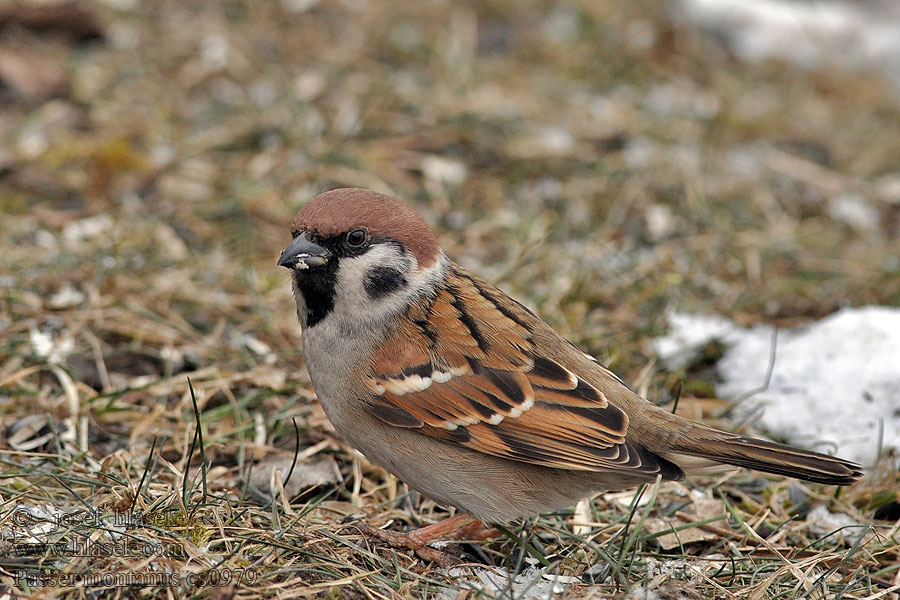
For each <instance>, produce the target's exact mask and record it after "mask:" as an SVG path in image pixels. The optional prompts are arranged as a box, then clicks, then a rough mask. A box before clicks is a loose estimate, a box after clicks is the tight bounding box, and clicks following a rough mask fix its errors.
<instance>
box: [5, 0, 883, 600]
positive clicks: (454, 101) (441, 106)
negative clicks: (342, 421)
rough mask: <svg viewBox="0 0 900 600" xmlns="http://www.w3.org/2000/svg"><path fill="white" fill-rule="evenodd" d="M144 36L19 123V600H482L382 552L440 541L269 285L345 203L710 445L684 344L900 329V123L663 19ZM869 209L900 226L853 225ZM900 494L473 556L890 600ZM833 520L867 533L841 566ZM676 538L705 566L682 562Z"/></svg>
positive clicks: (254, 16) (819, 498) (548, 15)
mask: <svg viewBox="0 0 900 600" xmlns="http://www.w3.org/2000/svg"><path fill="white" fill-rule="evenodd" d="M113 4H114V3H110V6H107V7H105V8H100V7H98V6H94V5H88V6H90V8H91V10H94V11H95V12H96V13H97V14H98V15H99V16H100V21H101V22H102V24H103V30H104V31H105V37H104V38H103V39H102V40H99V41H97V40H94V41H89V42H86V43H81V44H80V45H75V44H74V43H73V42H71V41H68V42H55V43H56V44H57V45H55V46H54V48H57V51H63V50H60V48H63V49H66V50H65V52H66V53H67V54H65V56H66V57H67V58H66V69H67V74H68V77H69V84H68V86H67V87H66V91H65V92H64V93H62V94H61V95H59V96H58V97H55V98H40V97H29V96H27V95H25V96H22V95H17V93H16V92H14V91H12V90H11V89H8V88H6V89H0V100H2V108H0V140H2V144H0V145H5V146H6V147H7V148H8V149H9V150H8V151H5V152H0V170H2V172H0V214H2V217H0V218H2V232H3V235H2V236H0V295H2V296H0V430H2V432H3V437H2V443H0V534H2V538H0V597H2V598H6V597H11V596H9V595H4V594H9V593H12V594H13V595H15V596H18V595H19V594H31V595H34V596H35V597H42V598H63V597H65V598H83V597H91V598H93V597H97V596H98V595H101V594H102V595H103V596H104V597H116V596H118V597H132V596H135V597H142V596H157V595H158V596H161V597H163V596H166V597H175V596H179V597H181V596H185V597H211V598H220V597H221V598H225V597H237V598H257V597H280V598H289V597H322V598H338V597H348V598H405V597H421V596H428V595H431V594H437V593H442V592H441V590H445V591H446V590H449V591H446V592H445V593H447V594H449V595H448V596H446V597H448V598H476V597H479V593H478V592H476V591H473V590H468V591H466V590H467V586H470V584H469V583H466V581H465V578H462V579H461V578H458V577H447V575H446V574H445V573H443V572H441V571H440V570H438V569H436V568H434V567H433V566H432V565H429V564H426V563H423V562H422V561H420V560H419V559H418V558H417V557H416V556H415V555H413V554H410V553H405V552H397V551H393V550H391V549H389V548H386V547H383V546H379V545H373V544H372V543H370V542H368V541H367V540H365V539H363V538H362V537H361V536H360V535H359V534H358V532H357V531H356V530H355V528H354V526H353V520H354V519H358V518H364V519H367V520H369V521H370V522H373V523H375V524H379V525H381V524H384V523H387V522H389V521H393V522H394V523H395V524H397V525H398V526H399V525H404V526H405V525H410V526H412V525H418V524H421V523H427V522H430V521H432V520H434V519H438V518H440V517H442V516H444V515H445V513H444V511H443V510H442V509H441V508H439V507H436V506H434V505H433V504H432V503H430V502H428V501H424V500H422V499H420V498H418V497H417V496H416V495H415V494H411V493H409V492H408V491H407V490H406V488H405V487H404V486H403V485H402V484H398V482H397V481H396V480H394V479H393V478H392V477H390V476H389V475H387V474H386V473H385V472H384V471H382V470H381V469H378V468H376V467H374V466H372V465H370V464H368V463H367V462H366V461H365V460H364V459H363V458H361V457H360V456H359V455H358V454H356V453H354V452H353V451H352V449H350V448H348V447H346V446H344V445H343V444H342V443H341V442H340V441H339V440H337V439H335V438H334V437H333V433H332V430H331V429H330V427H329V425H328V423H327V420H326V419H325V417H324V415H323V413H322V412H321V409H320V408H319V407H318V406H317V404H316V403H315V400H314V394H313V391H312V389H311V386H310V383H309V379H308V376H307V375H306V372H305V370H304V368H303V358H302V355H301V353H300V351H299V335H300V332H299V328H298V327H297V325H296V319H295V315H294V308H293V301H292V300H291V298H290V296H289V293H288V289H287V288H288V285H287V282H286V277H285V274H284V273H282V272H280V270H279V269H277V268H276V267H275V265H274V263H275V259H276V257H277V254H278V251H279V250H280V248H281V246H282V245H283V244H284V242H285V240H286V239H287V231H286V225H285V224H286V223H287V222H288V221H289V219H290V216H291V215H292V213H293V212H294V211H295V210H296V208H297V207H298V205H299V204H300V203H301V202H302V201H304V200H306V199H308V198H309V197H311V196H312V195H314V194H315V193H316V192H318V191H321V190H324V189H328V188H331V187H335V186H339V185H355V186H364V187H370V188H376V189H379V190H382V191H388V192H393V193H394V194H396V195H399V196H401V197H403V198H406V199H408V200H411V201H413V202H415V204H416V205H417V207H418V208H419V209H420V210H421V211H422V212H423V213H424V214H425V215H426V216H427V218H428V219H429V221H430V222H432V223H433V224H434V225H435V227H436V228H437V230H438V231H439V234H440V238H441V240H442V242H443V243H444V245H445V248H446V249H447V250H448V252H449V253H450V254H451V255H452V256H454V257H455V258H457V259H458V260H459V261H460V262H462V263H463V264H464V265H466V266H467V267H470V268H472V269H474V270H476V271H477V272H479V273H481V274H482V275H484V276H485V277H487V278H489V279H492V280H494V281H497V282H499V283H500V285H502V286H503V287H504V288H505V289H507V290H508V291H509V292H511V293H512V294H513V295H515V296H516V297H518V298H521V299H522V300H524V301H525V302H526V303H527V304H529V305H530V306H532V307H534V308H535V309H536V310H537V311H538V312H539V313H540V314H541V315H542V316H544V317H545V318H546V319H547V320H548V321H549V322H550V323H551V324H553V325H554V326H555V327H557V328H558V329H559V330H560V331H561V332H563V333H564V334H566V335H567V336H568V337H569V338H570V339H572V340H573V341H575V342H577V343H578V344H580V345H581V346H582V347H584V348H585V349H586V350H588V351H590V352H592V353H594V354H595V355H597V356H598V357H599V358H601V359H602V360H604V361H605V362H607V363H608V364H610V366H611V367H612V368H614V369H615V370H616V371H617V372H618V373H620V374H621V375H622V376H623V377H625V378H626V379H628V380H630V381H632V382H636V383H637V384H639V386H640V387H641V388H642V389H645V390H647V393H648V395H649V397H651V398H653V399H654V400H655V401H658V402H660V403H663V402H667V401H671V399H672V395H673V393H674V392H673V390H675V389H677V387H678V385H679V384H681V383H683V384H684V386H683V389H684V390H685V397H683V398H681V401H680V404H679V408H678V410H679V412H684V413H685V414H694V415H698V416H703V417H704V418H708V419H711V418H713V417H714V416H715V415H716V414H719V412H720V411H721V409H722V408H723V406H722V405H721V404H720V403H718V402H716V401H711V400H709V399H708V398H709V396H710V395H711V390H712V386H713V384H714V379H713V376H712V375H711V374H710V372H709V371H708V370H707V369H705V368H704V365H703V364H697V365H694V366H693V367H692V368H690V369H687V370H685V371H684V372H678V373H665V372H659V370H658V369H657V368H655V367H654V361H653V355H652V351H651V349H650V347H649V344H648V340H649V338H650V337H651V336H653V335H656V334H659V333H661V332H662V331H663V330H664V316H665V313H666V311H667V310H670V309H673V308H680V309H685V310H697V311H707V312H718V313H721V314H724V315H727V316H729V317H731V318H733V319H736V320H738V321H740V322H743V323H752V322H762V321H764V322H770V323H776V324H779V325H792V324H796V323H800V322H804V321H808V320H810V319H815V318H819V317H822V316H824V315H827V314H829V313H831V312H833V311H834V310H836V309H837V308H838V307H840V306H843V305H846V304H850V305H862V304H867V303H877V304H886V305H895V306H896V305H900V261H898V259H897V255H896V246H897V241H898V240H897V238H898V232H900V192H898V191H897V190H898V187H900V180H898V175H897V171H896V165H897V164H900V136H897V127H896V124H897V123H898V122H900V110H898V104H897V102H896V94H895V93H893V92H891V90H888V89H886V88H885V87H884V86H883V84H881V83H880V82H879V81H877V80H876V79H874V78H872V77H869V76H864V75H858V74H853V73H842V72H833V71H829V72H800V71H797V70H793V69H791V68H788V67H786V66H783V65H778V64H766V65H762V66H758V67H748V66H746V65H741V64H739V63H737V62H735V61H734V60H733V59H732V58H730V57H729V55H728V53H727V52H726V51H725V50H724V49H723V48H722V47H721V46H720V45H718V44H717V42H716V41H715V40H713V39H711V38H709V37H705V36H703V35H701V34H699V33H698V32H696V31H693V30H691V29H689V28H687V27H685V26H682V25H677V24H673V23H672V22H671V21H669V20H668V19H667V18H665V16H664V15H662V14H660V13H659V12H657V7H656V4H655V3H625V2H621V3H620V2H612V1H602V2H597V1H584V2H574V3H569V4H559V5H557V4H553V3H546V4H544V3H536V2H525V3H522V2H503V1H501V2H496V3H490V4H487V5H483V6H482V5H474V4H473V5H455V4H452V3H422V4H410V6H409V7H407V8H402V7H401V6H400V4H401V3H395V4H396V6H394V5H393V3H387V4H388V5H387V6H386V5H385V4H383V3H370V4H367V3H359V2H341V1H332V0H322V2H320V3H311V4H314V6H313V7H312V8H311V9H309V10H307V11H305V12H290V11H289V10H287V9H286V8H285V6H287V5H291V4H295V5H296V4H299V3H292V2H288V1H287V0H285V1H284V2H282V3H277V2H248V1H242V0H222V1H221V2H200V1H197V2H188V1H184V2H174V1H170V2H163V3H138V4H135V5H134V6H133V7H130V8H129V7H128V6H127V5H128V3H122V6H120V7H119V8H114V7H113ZM26 33H27V32H22V31H17V32H16V33H15V35H16V36H17V39H20V38H22V39H24V36H26ZM3 35H12V34H10V33H8V32H6V33H3ZM35 35H38V36H44V37H46V36H47V35H49V34H47V33H46V32H44V33H40V34H35ZM35 39H41V40H43V39H44V38H43V37H39V38H35ZM35 43H38V42H35ZM40 43H44V42H43V41H42V42H40ZM60 44H62V45H60ZM36 47H38V46H36ZM35 52H37V50H35ZM0 149H2V148H0ZM856 196H859V197H861V198H863V199H865V201H866V203H867V205H868V206H869V207H870V209H871V212H873V213H874V215H875V222H874V225H871V226H867V225H866V224H864V223H861V224H856V225H853V224H848V223H846V222H843V221H841V220H839V219H836V218H834V216H833V215H834V213H835V210H834V207H835V206H838V205H840V203H841V202H842V201H850V202H851V203H852V199H853V198H854V197H856ZM842 199H843V200H842ZM848 199H849V200H848ZM198 425H199V427H198ZM201 433H202V435H201ZM295 459H296V460H295ZM278 461H281V462H282V463H284V464H294V465H295V466H294V467H292V468H291V469H290V470H291V472H290V474H289V475H290V476H288V473H285V474H282V475H281V476H280V479H279V477H277V476H276V477H271V478H268V476H266V477H262V478H260V477H257V478H255V479H254V477H253V470H254V469H256V470H257V472H259V470H260V469H262V467H263V466H265V465H270V464H274V463H276V462H278ZM896 461H897V459H896V457H892V456H886V457H885V458H884V460H883V462H882V463H881V465H880V466H879V468H878V469H875V470H873V471H872V472H871V474H870V475H869V476H868V477H867V478H866V479H865V480H863V481H862V482H861V483H859V484H858V485H856V486H854V487H852V488H850V489H845V490H835V489H832V488H822V487H819V486H807V485H802V484H797V483H795V482H791V481H789V480H780V479H777V478H768V479H765V480H759V479H755V478H754V477H753V476H752V475H750V474H747V473H738V474H731V475H730V476H726V477H720V478H709V479H703V480H698V481H692V482H689V483H688V484H686V486H681V485H663V486H660V487H659V488H658V489H657V488H656V487H654V486H648V487H647V488H646V489H644V490H642V491H640V492H638V493H637V494H631V493H629V495H628V496H627V497H623V496H601V497H599V498H597V499H595V501H594V502H593V503H592V504H591V505H590V507H589V509H588V510H586V511H585V512H581V513H579V514H578V516H577V517H576V516H573V515H572V514H571V513H567V514H560V515H545V516H542V517H540V518H537V519H535V520H533V521H532V522H530V523H528V524H527V527H526V526H522V525H517V526H516V527H515V528H513V529H512V530H511V531H510V533H509V536H507V537H506V538H504V539H500V540H497V541H495V542H490V543H484V544H479V545H464V546H461V547H457V546H453V547H451V548H450V551H451V552H453V553H456V554H457V555H460V556H463V557H465V558H466V559H467V560H471V561H473V562H475V563H480V564H487V565H494V566H497V567H499V568H501V569H509V570H513V571H518V570H521V569H522V568H524V567H526V566H528V565H530V564H537V565H543V566H544V568H545V572H546V573H548V574H552V573H556V574H558V575H560V576H563V577H567V578H571V577H575V578H576V580H577V581H578V582H579V583H574V584H570V585H569V586H568V587H567V588H566V590H565V592H563V594H562V595H563V596H565V597H572V598H574V597H592V598H606V597H611V596H614V597H618V596H627V595H628V594H631V597H634V598H642V597H644V595H643V594H644V593H645V592H647V591H648V590H653V591H654V593H659V594H661V596H660V597H664V598H701V597H708V598H741V599H744V598H747V599H756V598H846V599H851V598H855V599H863V598H864V599H867V600H875V599H876V598H897V597H898V596H897V590H898V584H900V566H898V565H900V540H898V524H900V521H898V519H900V510H898V497H897V490H898V489H900V475H898V471H897V465H896ZM334 469H337V470H338V471H339V477H330V476H328V474H329V473H331V472H332V471H334ZM270 479H271V480H270ZM316 481H321V482H329V481H330V482H331V483H322V484H320V485H313V483H315V482H316ZM335 481H336V482H335ZM251 483H252V484H253V485H251ZM270 484H271V485H270ZM272 489H274V490H275V491H274V493H271V492H270V491H267V490H272ZM638 498H640V502H638V501H637V500H638ZM702 498H705V499H707V500H710V499H711V500H718V501H719V502H720V504H713V505H709V506H713V507H714V508H715V507H718V508H715V510H714V511H713V512H712V513H703V514H702V515H700V516H698V514H699V513H695V512H692V510H693V507H694V505H695V504H697V503H698V502H699V501H700V499H702ZM648 500H649V501H648ZM820 506H824V507H827V508H828V510H829V511H831V512H832V513H834V514H836V515H838V516H839V517H842V516H843V517H848V518H849V519H851V520H852V521H853V522H855V523H858V524H860V526H859V527H849V528H847V529H841V528H840V526H839V525H837V526H835V528H834V530H833V531H832V530H828V531H820V530H817V529H816V528H815V527H813V526H812V525H811V524H810V521H809V520H808V519H806V515H807V513H808V511H809V510H810V509H811V508H815V507H820ZM54 511H62V512H63V513H67V514H70V516H69V517H67V518H65V519H63V518H61V517H59V516H58V515H59V513H58V512H54ZM78 514H80V515H81V516H80V517H79V516H71V515H78ZM128 519H132V521H128ZM654 519H656V520H657V521H659V520H660V519H663V520H665V519H672V520H670V521H663V522H664V523H670V524H671V529H674V530H675V531H676V532H677V533H678V535H679V536H684V537H685V539H687V537H688V536H689V535H693V534H700V533H701V532H702V533H704V534H711V535H699V537H700V538H701V539H699V540H697V541H693V542H685V541H683V540H681V539H679V543H676V545H675V546H674V547H669V549H667V550H666V549H663V548H662V547H661V546H660V539H659V538H660V537H661V536H662V535H664V534H665V533H670V532H669V531H665V532H663V531H661V530H658V529H656V530H653V529H652V527H650V525H651V523H652V522H654V521H653V520H654ZM837 522H839V521H837ZM651 531H656V533H652V532H651ZM28 544H31V545H30V546H29V545H28ZM35 544H44V545H43V546H41V545H35ZM54 544H62V545H54ZM104 544H105V546H104ZM112 544H118V545H112ZM79 548H80V549H82V550H84V549H86V548H87V549H93V552H74V553H73V552H72V551H71V550H72V549H75V550H78V549H79ZM148 549H149V550H151V551H152V552H150V554H151V556H146V554H147V550H148ZM17 552H18V553H19V555H18V556H17V555H16V553H17ZM92 553H93V555H92V556H91V555H89V556H75V555H73V554H92ZM548 565H549V566H548ZM150 573H152V574H155V575H154V576H156V577H163V576H165V577H168V578H169V579H165V580H157V581H156V583H155V584H152V585H147V586H143V587H122V586H119V585H118V583H121V582H122V581H123V579H122V578H125V577H127V576H128V574H131V577H137V576H142V577H149V575H148V574H150ZM98 575H99V576H101V577H102V576H104V575H109V577H110V578H109V579H107V580H106V581H105V582H104V581H103V580H102V579H101V580H100V582H99V587H91V586H88V585H86V584H85V582H84V581H81V582H80V583H79V582H78V581H77V580H78V576H94V577H96V576H98ZM189 576H190V577H189ZM115 577H119V580H116V579H114V578H115ZM176 577H177V579H176ZM41 578H44V579H45V580H47V578H50V580H52V581H55V582H56V583H57V584H59V585H50V586H47V587H29V586H30V585H33V584H34V582H36V581H38V580H40V579H41ZM566 581H570V579H567V580H566ZM572 581H575V580H572ZM204 584H217V585H204ZM4 590H5V591H4ZM456 590H459V591H456ZM482 594H483V593H482ZM666 594H668V595H666Z"/></svg>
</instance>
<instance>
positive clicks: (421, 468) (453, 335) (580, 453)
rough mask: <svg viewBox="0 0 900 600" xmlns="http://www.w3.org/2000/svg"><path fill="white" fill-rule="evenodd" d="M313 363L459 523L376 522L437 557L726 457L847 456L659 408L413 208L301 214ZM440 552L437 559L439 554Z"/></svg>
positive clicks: (371, 444) (794, 465)
mask: <svg viewBox="0 0 900 600" xmlns="http://www.w3.org/2000/svg"><path fill="white" fill-rule="evenodd" d="M291 235H292V240H291V241H290V243H289V244H288V245H287V247H285V248H284V250H283V251H282V252H281V255H280V257H279V259H278V265H279V266H281V267H285V268H287V269H288V270H289V271H290V276H291V288H292V293H293V297H294V300H295V302H296V306H297V317H298V319H299V322H300V325H301V330H302V335H301V340H302V346H303V355H304V360H305V363H306V366H307V369H308V371H309V375H310V379H311V381H312V384H313V387H314V389H315V391H316V395H317V396H318V398H319V401H320V402H321V405H322V408H323V409H324V411H325V413H326V414H327V416H328V418H329V420H330V421H331V423H332V425H333V426H334V429H335V431H336V432H337V433H338V435H340V436H341V437H342V438H343V439H344V440H345V441H346V442H347V443H349V444H350V445H351V446H353V447H355V448H356V449H357V450H359V451H360V452H361V453H362V454H363V455H365V456H366V457H367V458H368V459H369V460H370V461H371V462H373V463H375V464H376V465H379V466H381V467H383V468H384V469H386V470H387V471H389V472H391V473H393V474H394V475H395V476H396V477H397V478H398V479H400V480H401V481H403V482H405V483H406V484H408V485H409V486H410V487H411V488H413V489H415V490H417V491H419V492H420V493H422V494H423V495H425V496H427V497H429V498H431V499H432V500H434V501H436V502H437V503H439V504H443V505H449V506H453V507H456V508H457V509H458V510H459V511H460V512H458V513H457V514H456V515H455V516H453V517H450V518H449V519H445V521H442V522H438V523H435V524H432V525H428V526H426V527H422V528H419V529H417V530H415V531H413V532H410V533H402V532H388V531H384V530H376V529H374V528H372V527H370V526H366V527H365V530H364V531H365V532H366V533H368V534H372V535H375V536H376V537H379V538H380V539H383V540H384V541H386V542H388V543H389V544H391V545H394V546H404V547H408V548H412V549H415V550H417V551H420V552H422V553H424V554H422V555H423V556H425V557H430V558H432V559H433V560H439V557H438V555H439V554H440V553H439V552H437V551H435V552H432V553H431V554H428V553H427V551H428V550H429V549H428V548H427V547H426V546H427V544H428V543H429V542H431V541H433V540H435V539H441V538H444V537H463V536H471V537H469V538H468V539H480V538H478V536H479V535H481V534H483V535H485V536H487V535H490V533H489V532H492V529H491V527H490V526H491V525H494V524H506V523H509V522H511V521H514V520H516V519H521V518H527V517H531V516H534V515H537V514H540V513H546V512H550V511H555V510H559V509H562V508H565V507H568V506H571V505H573V504H575V503H576V502H577V501H579V500H580V499H581V498H584V497H587V496H589V495H591V494H594V493H596V492H600V491H608V490H621V489H627V488H630V487H634V486H637V485H639V484H643V483H652V482H655V481H657V480H658V479H661V480H662V481H675V480H681V479H683V478H684V477H685V476H686V475H687V474H690V473H692V472H695V471H697V470H698V469H702V468H706V467H708V466H710V465H715V464H725V465H731V466H736V467H745V468H749V469H755V470H758V471H762V472H766V473H773V474H778V475H785V476H790V477H794V478H797V479H802V480H806V481H810V482H815V483H821V484H829V485H850V484H852V483H853V482H854V481H856V480H857V479H858V478H860V477H861V476H862V475H863V472H862V469H861V467H860V466H859V465H858V464H856V463H854V462H851V461H849V460H844V459H842V458H838V457H835V456H830V455H827V454H822V453H818V452H813V451H809V450H804V449H800V448H795V447H792V446H788V445H784V444H779V443H775V442H771V441H766V440H762V439H755V438H751V437H746V436H743V435H740V434H738V433H732V432H727V431H721V430H718V429H715V428H713V427H710V426H708V425H705V424H703V423H700V422H695V421H692V420H689V419H686V418H683V417H680V416H678V415H676V414H672V413H671V412H670V411H667V410H665V409H663V408H660V407H658V406H656V405H655V404H653V403H652V402H650V401H649V400H647V399H645V398H643V397H642V396H640V395H639V394H637V393H635V392H634V391H633V390H632V389H631V388H629V386H628V385H627V384H626V383H625V382H624V381H623V380H622V379H620V378H619V377H618V376H617V375H616V374H615V373H613V372H612V371H611V370H610V369H608V368H607V367H605V366H604V365H603V364H601V363H600V362H599V361H598V360H597V359H595V358H594V357H592V356H590V355H589V354H586V353H585V352H583V351H582V350H580V349H579V348H578V347H577V346H575V345H574V344H572V343H571V342H569V341H568V340H566V339H565V338H564V337H563V336H562V335H560V334H559V333H557V332H556V331H555V330H554V329H553V328H552V327H551V326H550V325H548V324H547V323H545V322H544V321H543V320H542V319H541V318H540V317H538V316H537V315H535V314H534V313H533V312H532V311H531V310H529V309H528V308H526V307H525V306H524V305H523V304H521V303H520V302H518V301H516V300H514V299H513V298H511V297H510V296H508V295H507V294H506V293H504V292H503V291H501V290H500V289H499V288H497V287H495V286H494V285H492V284H490V283H488V282H486V281H484V280H483V279H481V278H479V277H478V276H477V275H475V274H473V273H471V272H469V271H467V270H466V269H464V268H463V267H461V266H460V265H459V264H457V263H456V262H454V261H453V260H451V259H450V258H449V257H448V256H447V255H446V254H445V253H444V251H443V250H442V249H441V246H440V245H439V243H438V240H437V238H436V236H435V234H434V232H433V231H432V230H431V228H430V227H429V225H428V224H427V223H426V222H425V220H424V219H423V218H422V217H421V216H420V215H419V214H418V213H417V212H416V211H415V210H414V209H413V208H412V207H410V206H409V205H408V204H406V203H404V202H402V201H401V200H398V199H396V198H394V197H391V196H389V195H386V194H381V193H377V192H374V191H369V190H364V189H358V188H339V189H335V190H331V191H328V192H325V193H322V194H320V195H318V196H316V197H315V198H313V199H311V200H310V201H308V202H307V203H306V204H304V205H303V206H302V207H301V208H300V210H299V212H297V214H296V216H295V217H294V218H293V220H292V222H291ZM436 557H437V558H436Z"/></svg>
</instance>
